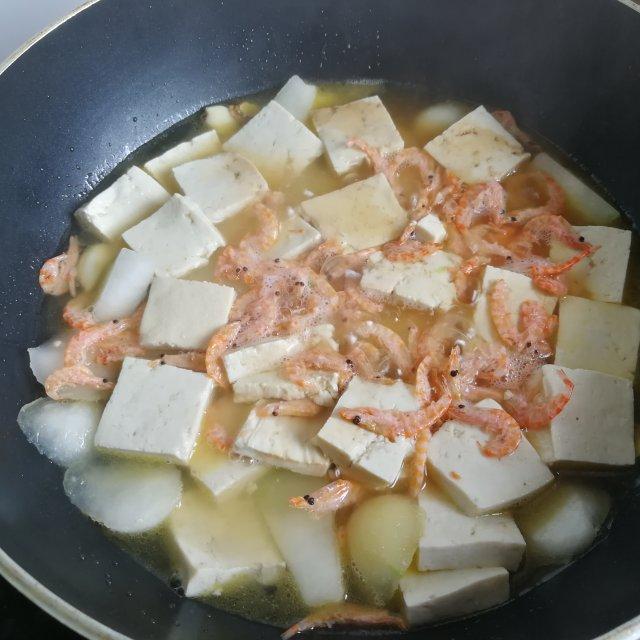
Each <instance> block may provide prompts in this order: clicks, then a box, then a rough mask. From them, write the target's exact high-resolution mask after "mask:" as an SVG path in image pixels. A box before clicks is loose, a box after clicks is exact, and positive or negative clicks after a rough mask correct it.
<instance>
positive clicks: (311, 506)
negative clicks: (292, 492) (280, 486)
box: [289, 479, 366, 517]
mask: <svg viewBox="0 0 640 640" xmlns="http://www.w3.org/2000/svg"><path fill="white" fill-rule="evenodd" d="M365 495H366V489H365V488H364V487H363V486H362V485H361V484H358V483H357V482H352V481H351V480H343V479H339V480H334V481H333V482H330V483H329V484H326V485H324V487H321V488H320V489H318V490H317V491H314V492H313V493H310V494H309V495H306V496H297V497H295V498H290V499H289V504H290V505H291V506H292V507H295V508H296V509H305V510H306V511H308V512H309V513H311V514H312V515H313V516H315V517H320V516H323V515H325V514H327V513H335V512H336V511H338V510H339V509H344V508H345V507H349V506H351V505H352V504H355V503H356V502H358V501H359V500H361V499H362V498H363V497H364V496H365Z"/></svg>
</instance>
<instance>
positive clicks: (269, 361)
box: [222, 324, 338, 383]
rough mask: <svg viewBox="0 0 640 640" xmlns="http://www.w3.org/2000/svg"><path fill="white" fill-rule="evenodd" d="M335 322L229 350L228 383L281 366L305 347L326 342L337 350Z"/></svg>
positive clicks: (224, 359) (227, 364)
mask: <svg viewBox="0 0 640 640" xmlns="http://www.w3.org/2000/svg"><path fill="white" fill-rule="evenodd" d="M333 331H334V328H333V325H331V324H321V325H318V326H316V327H312V328H311V329H310V330H309V332H308V333H305V334H299V335H292V336H286V337H284V338H273V339H269V340H264V341H263V342H258V343H257V344H253V345H251V346H249V347H241V348H240V349H234V350H232V351H228V352H227V353H226V354H225V355H224V356H223V358H222V360H223V362H224V366H225V369H226V372H227V378H229V382H231V383H234V382H235V381H236V380H239V379H240V378H243V377H245V376H248V375H252V374H254V373H263V372H264V371H273V370H274V369H278V367H280V365H282V364H283V363H284V361H285V360H286V359H287V358H290V357H291V356H294V355H296V354H297V353H300V352H301V351H302V350H303V349H306V348H311V347H314V346H317V345H325V346H327V347H328V348H330V349H337V348H338V345H337V343H336V342H335V341H334V340H333Z"/></svg>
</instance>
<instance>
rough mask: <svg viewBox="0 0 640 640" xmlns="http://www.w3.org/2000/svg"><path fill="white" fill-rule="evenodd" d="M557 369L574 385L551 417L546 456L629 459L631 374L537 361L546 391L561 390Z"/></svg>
mask: <svg viewBox="0 0 640 640" xmlns="http://www.w3.org/2000/svg"><path fill="white" fill-rule="evenodd" d="M559 370H562V371H564V372H565V374H566V375H567V376H568V377H569V378H570V379H571V381H572V382H573V384H574V388H573V394H572V395H571V399H570V400H569V402H568V404H567V405H566V406H565V408H564V409H563V410H562V411H561V412H560V413H559V414H558V415H557V416H556V417H555V418H554V419H553V420H552V421H551V425H550V435H551V452H552V453H551V459H552V460H553V461H554V462H575V463H581V464H588V465H612V466H617V465H632V464H633V463H634V462H635V459H636V455H635V447H634V441H633V424H634V423H633V385H632V383H631V380H628V379H627V378H616V377H614V376H610V375H607V374H604V373H599V372H597V371H586V370H584V369H569V368H567V367H559V366H557V365H551V364H547V365H544V366H543V367H542V379H543V384H544V390H545V393H546V395H547V396H548V397H551V396H553V395H555V394H557V393H564V392H565V387H564V384H563V382H562V380H561V378H560V376H559V375H558V371H559Z"/></svg>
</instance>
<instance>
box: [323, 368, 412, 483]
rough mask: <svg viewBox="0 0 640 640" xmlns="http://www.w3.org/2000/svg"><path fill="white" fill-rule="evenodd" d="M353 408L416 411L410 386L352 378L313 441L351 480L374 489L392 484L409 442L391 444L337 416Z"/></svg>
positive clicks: (408, 450) (401, 440)
mask: <svg viewBox="0 0 640 640" xmlns="http://www.w3.org/2000/svg"><path fill="white" fill-rule="evenodd" d="M357 407H373V408H377V409H397V410H400V411H416V410H417V409H419V407H420V403H419V402H418V400H417V398H416V397H415V394H414V391H413V387H411V386H409V385H407V384H405V383H404V382H401V381H400V380H397V381H396V382H394V383H393V384H390V385H386V384H378V383H375V382H369V381H367V380H363V379H362V378H359V377H357V376H356V377H354V378H353V379H352V380H351V382H350V383H349V386H348V387H347V390H346V391H345V392H344V393H343V394H342V396H341V397H340V400H338V403H337V404H336V406H335V408H334V410H333V413H332V414H331V417H330V418H329V419H328V420H327V421H326V422H325V424H324V426H323V427H322V429H321V430H320V431H319V432H318V435H317V436H316V439H315V442H316V443H317V444H318V446H319V447H320V448H321V449H322V450H323V451H324V452H325V453H326V454H327V455H328V456H329V457H330V458H331V460H333V461H334V462H335V463H336V464H338V465H339V466H341V467H344V468H348V469H349V470H350V473H351V474H352V475H353V476H354V477H358V478H360V479H361V480H363V481H365V482H368V483H371V484H374V485H376V486H388V485H392V484H394V483H395V481H396V480H397V478H398V476H399V475H400V471H401V469H402V464H403V462H404V459H405V458H406V457H407V455H408V454H409V452H410V451H411V449H412V444H411V441H409V440H405V439H403V438H399V439H398V440H396V442H391V441H390V440H388V439H387V438H385V437H384V436H381V435H376V434H375V433H372V432H371V431H367V430H366V429H363V428H362V427H359V426H357V425H355V424H353V423H352V422H349V421H347V420H343V419H342V418H341V417H340V415H339V411H340V409H351V408H357Z"/></svg>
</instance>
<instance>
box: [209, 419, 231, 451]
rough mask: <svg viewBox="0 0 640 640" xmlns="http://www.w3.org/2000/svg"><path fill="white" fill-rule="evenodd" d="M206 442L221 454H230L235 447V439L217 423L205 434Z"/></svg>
mask: <svg viewBox="0 0 640 640" xmlns="http://www.w3.org/2000/svg"><path fill="white" fill-rule="evenodd" d="M204 437H205V440H206V441H207V442H208V443H209V444H210V445H212V446H214V447H215V448H216V449H217V450H218V451H220V452H221V453H228V452H229V451H230V450H231V447H233V442H234V440H235V438H233V437H231V436H230V435H229V432H228V431H227V430H226V429H225V428H224V427H223V426H222V425H221V424H218V423H217V422H215V423H213V424H212V425H211V426H210V427H209V428H208V429H207V430H206V431H205V434H204Z"/></svg>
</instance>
